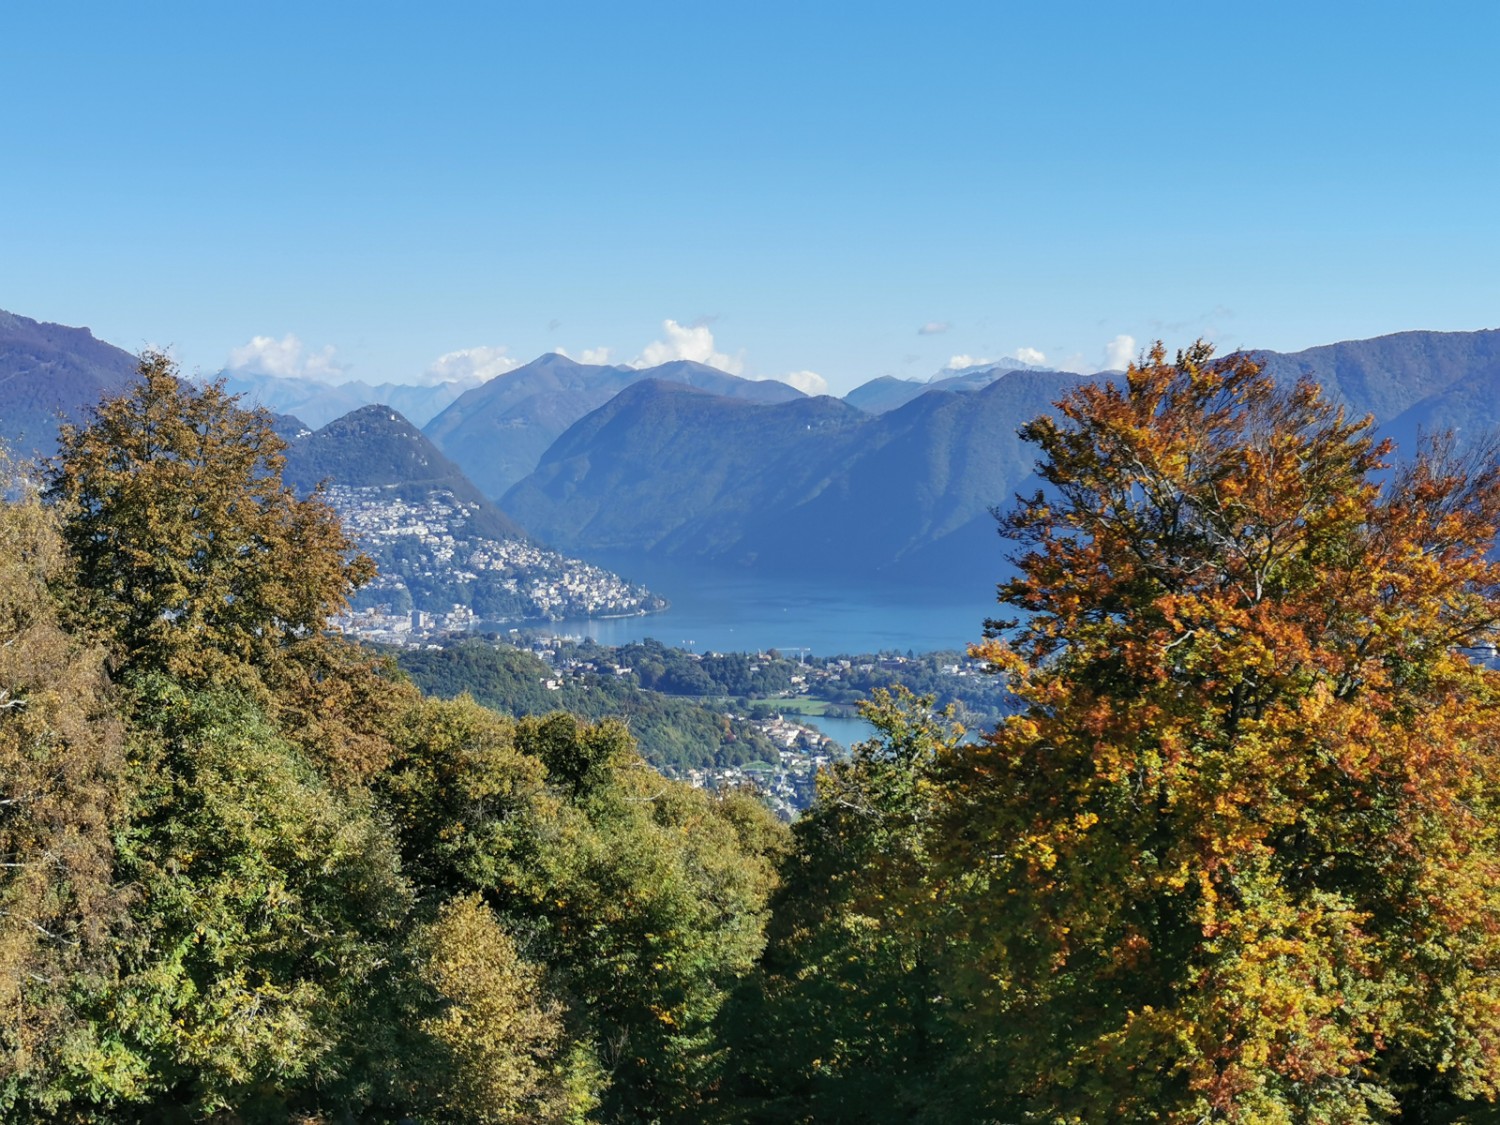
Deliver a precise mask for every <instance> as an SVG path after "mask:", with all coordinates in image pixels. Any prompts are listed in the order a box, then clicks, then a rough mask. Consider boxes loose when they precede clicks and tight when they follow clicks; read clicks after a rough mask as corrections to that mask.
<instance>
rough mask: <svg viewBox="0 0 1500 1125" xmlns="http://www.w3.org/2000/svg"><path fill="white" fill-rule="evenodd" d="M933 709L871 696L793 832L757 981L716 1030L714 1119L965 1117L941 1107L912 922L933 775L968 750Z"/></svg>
mask: <svg viewBox="0 0 1500 1125" xmlns="http://www.w3.org/2000/svg"><path fill="white" fill-rule="evenodd" d="M931 704H932V700H931V697H917V696H913V695H912V694H911V693H910V692H908V691H906V690H905V689H896V690H895V691H894V692H888V691H884V690H881V689H876V691H875V692H874V698H873V699H872V701H871V702H870V703H868V704H866V705H865V707H864V714H865V717H866V718H867V719H869V720H870V722H872V723H873V724H874V725H875V727H876V730H877V736H876V737H875V738H873V739H870V740H869V741H866V742H862V743H860V744H858V745H857V746H855V747H854V749H853V752H852V754H851V756H850V758H849V760H847V761H843V762H838V763H835V764H834V765H832V766H830V767H829V768H828V769H826V770H823V771H821V772H820V773H819V774H818V779H817V799H816V800H815V801H814V803H813V805H812V807H811V808H810V809H808V811H807V813H806V814H805V815H804V816H802V817H801V818H799V819H798V821H797V823H796V824H795V825H794V826H793V830H792V834H793V840H794V843H795V849H794V851H793V852H792V853H791V855H790V856H788V857H787V860H786V862H785V863H784V864H783V868H782V884H781V886H780V887H779V888H778V890H777V893H776V895H775V896H774V898H773V899H772V916H771V921H770V923H769V924H768V925H767V945H766V950H765V953H764V955H763V956H762V958H761V962H760V965H759V971H758V972H757V973H756V974H754V975H753V976H752V977H750V978H749V979H747V980H746V981H745V983H744V984H743V985H742V986H741V987H740V989H738V990H737V993H736V996H735V999H734V1002H733V1003H731V1004H730V1005H729V1006H728V1007H727V1008H726V1010H725V1013H724V1017H723V1019H722V1020H721V1023H722V1024H723V1026H724V1034H725V1035H726V1037H727V1038H728V1040H729V1043H730V1051H729V1060H728V1068H727V1069H728V1074H727V1075H726V1081H725V1090H724V1096H723V1097H722V1098H721V1108H722V1110H723V1112H724V1115H725V1117H726V1118H727V1119H728V1120H733V1121H747V1122H765V1123H770V1122H870V1123H874V1122H910V1121H918V1120H938V1121H947V1120H954V1119H962V1114H953V1113H949V1112H945V1107H944V1104H943V1103H944V1101H945V1098H944V1096H943V1094H942V1085H943V1083H942V1079H943V1077H944V1074H945V1071H946V1068H947V1065H948V1055H949V1052H950V1050H952V1049H953V1048H954V1047H955V1046H960V1049H961V1044H962V1041H963V1037H962V1034H961V1032H960V1031H959V1029H958V1028H957V1027H955V1026H954V1025H952V1024H951V1022H950V1021H949V1019H948V1016H947V1013H946V1011H945V1009H944V1006H943V1005H942V1004H941V1002H940V999H939V989H938V988H937V986H936V984H935V981H934V974H935V969H936V964H937V956H936V954H937V949H936V945H935V942H936V938H935V935H934V933H933V927H932V925H931V918H930V916H929V915H928V912H927V911H925V910H924V909H923V906H924V904H925V903H926V902H928V901H929V900H930V895H931V892H932V890H933V886H932V883H931V882H930V878H929V877H930V875H931V862H930V856H929V846H930V844H931V840H930V834H931V832H932V828H933V823H932V822H933V819H934V817H935V816H936V813H937V810H938V808H939V803H938V792H937V787H936V784H935V776H934V772H935V769H936V767H937V765H938V762H939V761H940V759H941V758H942V757H944V756H945V755H949V754H951V753H952V752H953V751H954V750H955V748H956V747H957V745H958V743H959V740H960V739H961V738H962V737H963V733H964V732H963V728H962V727H959V726H957V725H955V724H952V723H951V722H950V721H949V720H950V719H951V714H939V713H934V712H933V711H932V707H931Z"/></svg>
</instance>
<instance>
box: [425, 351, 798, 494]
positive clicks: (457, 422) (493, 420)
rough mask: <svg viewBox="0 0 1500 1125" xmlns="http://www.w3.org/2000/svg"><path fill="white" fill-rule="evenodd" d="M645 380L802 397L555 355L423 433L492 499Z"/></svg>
mask: <svg viewBox="0 0 1500 1125" xmlns="http://www.w3.org/2000/svg"><path fill="white" fill-rule="evenodd" d="M646 380H657V381H665V382H670V383H679V384H682V385H685V386H690V387H698V388H701V389H703V390H706V391H711V392H713V393H715V394H718V395H723V396H725V397H727V398H732V399H741V400H744V401H746V402H754V403H774V402H787V401H790V400H793V399H799V398H804V397H806V396H804V395H803V394H802V392H801V391H799V390H797V389H796V388H795V387H791V386H788V385H787V384H786V383H779V382H776V381H774V380H753V379H741V378H739V377H738V376H735V375H730V374H728V373H726V372H723V371H720V370H718V369H717V368H713V367H707V366H705V365H704V364H701V363H693V362H691V361H690V360H673V361H671V362H669V363H663V364H660V365H659V366H656V367H645V368H636V367H616V366H602V365H599V364H589V363H578V362H576V361H574V360H572V359H569V358H568V357H567V356H564V355H559V354H557V353H555V352H554V353H550V354H548V355H544V356H541V357H540V358H539V359H535V360H533V361H532V362H530V363H528V364H526V365H525V366H524V367H518V368H516V369H515V370H514V371H508V372H506V373H505V374H504V375H501V376H498V377H497V378H494V379H491V380H490V381H489V382H487V383H484V384H483V385H481V386H478V387H475V388H474V389H473V390H470V391H466V392H464V394H462V395H460V396H459V398H458V399H457V400H456V401H455V402H454V403H453V404H452V405H451V406H449V407H448V408H447V409H446V410H444V411H443V412H442V413H441V414H439V415H438V416H437V417H436V418H434V419H432V421H430V422H429V423H427V425H426V426H424V427H423V432H425V433H426V434H427V436H428V437H430V438H431V439H432V440H433V442H434V444H436V445H437V446H438V448H440V449H441V450H442V451H443V452H444V453H446V454H447V455H448V456H449V457H451V458H453V460H454V461H456V462H458V464H459V465H460V466H462V467H463V470H464V471H465V472H466V473H467V474H468V475H469V478H470V479H471V480H472V481H473V482H474V483H475V484H477V485H478V486H479V487H480V489H481V490H483V492H484V493H485V494H486V495H487V496H489V497H491V498H492V499H499V498H500V497H501V496H502V495H504V493H505V491H506V490H507V489H509V488H510V487H511V486H512V485H513V484H515V483H516V482H517V481H519V480H520V479H521V478H522V477H524V476H526V475H527V474H528V473H530V472H531V471H532V470H533V469H535V468H536V466H537V464H538V463H539V462H540V461H541V458H542V454H544V453H545V452H546V451H547V450H548V448H549V447H550V446H551V445H552V443H553V442H554V441H556V440H557V439H558V437H560V436H561V435H562V433H563V431H564V430H566V429H567V428H568V427H569V426H571V425H573V424H574V423H575V422H577V421H578V420H579V419H580V418H582V417H584V415H586V414H588V413H589V412H590V411H591V410H596V409H598V408H599V407H601V406H603V405H604V404H605V403H607V402H608V401H609V400H610V399H612V398H614V397H615V395H617V394H619V393H620V392H621V391H623V390H624V389H625V388H626V387H629V386H631V385H633V384H635V383H639V382H642V381H646Z"/></svg>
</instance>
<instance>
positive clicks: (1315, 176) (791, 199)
mask: <svg viewBox="0 0 1500 1125" xmlns="http://www.w3.org/2000/svg"><path fill="white" fill-rule="evenodd" d="M3 32H4V33H3V35H0V105H3V107H4V113H3V117H0V154H3V161H0V169H3V170H0V209H3V210H0V215H3V226H0V308H5V309H8V310H10V311H12V312H17V313H21V314H23V315H26V316H32V317H36V318H38V319H43V320H54V321H61V322H63V323H68V324H86V325H88V326H90V327H92V328H93V330H94V331H95V334H96V335H99V336H100V337H102V338H104V339H107V340H110V341H111V342H114V343H117V344H119V345H121V346H123V347H126V348H130V349H136V348H139V347H141V346H143V345H146V344H157V345H163V344H170V345H172V346H173V347H174V348H175V349H176V352H177V354H178V355H179V357H180V359H181V361H182V363H183V365H184V366H185V367H186V368H187V369H189V370H192V369H200V370H202V371H205V372H212V371H215V370H218V369H219V368H220V367H222V366H224V364H225V363H226V362H227V361H229V360H230V359H231V357H235V361H236V362H239V363H242V364H257V365H260V366H262V367H267V368H269V369H273V370H284V371H289V372H291V371H302V372H306V373H310V374H314V375H319V376H321V377H329V378H339V377H349V378H362V379H365V380H367V381H370V382H380V381H384V380H388V379H389V380H398V381H419V380H422V379H430V378H434V377H437V375H438V374H441V373H460V372H463V371H473V370H483V371H498V370H502V369H503V368H504V367H505V366H506V365H507V364H509V363H513V362H517V361H524V360H527V359H530V358H532V357H534V356H535V355H537V354H540V353H541V352H544V351H550V350H556V349H559V348H561V349H565V350H567V351H568V352H569V353H570V354H572V355H575V356H579V355H584V354H588V355H589V356H590V357H596V356H598V355H601V354H604V352H603V351H602V350H603V349H607V354H608V356H609V357H610V359H611V361H613V362H631V361H643V360H646V359H651V358H658V357H663V356H670V355H688V356H691V357H693V358H703V357H705V356H706V357H712V358H715V359H716V360H717V361H718V362H720V363H721V364H722V365H725V366H728V367H730V369H733V370H739V371H741V372H742V373H744V374H747V375H752V376H758V377H782V376H786V375H789V374H791V373H794V372H802V373H808V372H811V373H815V375H816V378H814V377H813V376H812V375H807V374H803V375H802V376H801V377H800V379H801V381H802V382H803V383H804V384H806V385H809V386H817V385H819V384H818V381H819V380H820V379H821V380H823V381H826V383H827V385H828V386H829V387H830V388H831V389H832V390H833V391H834V392H835V393H842V392H844V391H847V390H848V389H850V388H851V387H853V386H855V385H857V384H858V383H860V382H863V381H864V380H866V379H869V378H872V377H874V376H877V375H886V374H889V375H898V376H907V377H914V376H915V377H925V376H927V375H930V374H931V373H933V372H934V371H936V370H937V369H938V368H941V367H942V366H944V365H945V364H947V363H948V362H949V361H950V360H951V359H952V358H953V357H955V356H969V357H972V358H975V359H980V358H997V357H999V356H1001V355H1017V354H1022V353H1023V349H1029V350H1027V351H1025V352H1024V354H1026V355H1028V356H1029V355H1032V354H1033V353H1034V352H1035V353H1041V354H1043V355H1045V357H1046V360H1047V362H1049V363H1054V364H1058V365H1062V366H1072V367H1081V368H1089V369H1095V368H1098V367H1100V366H1103V365H1104V364H1105V362H1106V360H1107V359H1109V358H1114V357H1117V356H1118V354H1119V353H1120V352H1121V350H1122V349H1126V350H1128V348H1129V346H1130V344H1131V342H1134V344H1135V346H1139V345H1141V344H1143V343H1145V342H1146V341H1148V340H1150V339H1152V338H1154V337H1158V336H1159V337H1163V338H1165V339H1166V341H1167V342H1168V344H1169V345H1177V344H1181V343H1184V342H1186V341H1188V340H1191V339H1192V338H1193V337H1195V336H1198V335H1205V336H1208V337H1209V338H1212V339H1214V340H1215V341H1216V342H1218V343H1219V345H1220V346H1221V347H1233V346H1253V347H1269V348H1275V349H1280V350H1293V349H1298V348H1302V347H1307V346H1311V345H1313V344H1318V343H1327V342H1330V341H1333V340H1339V339H1350V338H1358V337H1364V336H1373V335H1379V334H1382V333H1386V332H1394V331H1400V330H1403V329H1409V328H1434V329H1474V328H1482V327H1495V326H1497V325H1500V206H1497V200H1500V187H1497V185H1500V135H1497V134H1500V82H1497V80H1496V63H1495V54H1494V52H1495V46H1496V44H1497V42H1500V5H1495V4H1491V3H1485V4H1479V3H1475V4H1462V3H1450V4H1434V5H1415V4H1410V3H1408V4H1399V5H1398V4H1381V3H1345V4H1311V3H1302V4H1280V3H1274V2H1262V3H1257V4H1253V5H1252V4H1236V5H1228V4H1210V3H1201V2H1199V3H1191V4H1188V3H1184V4H1161V3H1149V2H1138V3H1129V4H1127V3H1118V4H1116V3H1094V4H1077V3H1065V2H1063V3H1048V4H1042V3H1027V4H1005V3H987V4H941V3H929V4H924V5H920V6H918V5H907V6H900V7H898V6H893V5H871V4H812V3H806V2H804V3H799V4H778V3H754V4H750V3H743V4H742V3H734V4H729V3H694V4H686V3H684V4H656V3H635V4H620V3H609V4H595V3H574V4H569V3H558V2H554V3H546V4H542V3H531V4H482V5H481V4H440V3H434V4H427V5H420V6H419V5H415V4H409V5H395V4H377V3H362V4H353V3H341V4H318V3H307V2H304V3H297V4H287V5H277V4H254V5H249V4H245V5H228V4H216V3H192V4H187V3H181V4H167V3H151V2H149V0H144V2H142V3H139V4H131V5H123V4H116V3H109V4H103V3H100V4H81V3H67V2H65V0H59V2H53V3H46V4H42V3H30V2H27V0H19V2H16V3H12V4H10V5H7V6H6V8H5V15H4V27H3ZM667 322H671V323H670V324H668V323H667ZM257 341H258V342H257ZM1111 349H1113V351H1111ZM445 356H446V357H448V358H447V359H446V360H442V357H445ZM440 360H441V362H440Z"/></svg>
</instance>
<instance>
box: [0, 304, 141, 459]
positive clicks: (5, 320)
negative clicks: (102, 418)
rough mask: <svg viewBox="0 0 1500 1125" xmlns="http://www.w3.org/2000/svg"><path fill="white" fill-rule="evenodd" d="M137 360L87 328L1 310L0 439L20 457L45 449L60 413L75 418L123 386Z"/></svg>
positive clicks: (48, 450) (54, 436)
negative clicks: (47, 321) (52, 322)
mask: <svg viewBox="0 0 1500 1125" xmlns="http://www.w3.org/2000/svg"><path fill="white" fill-rule="evenodd" d="M136 362H137V359H136V357H135V356H133V355H131V354H130V353H129V352H127V351H123V350H121V349H120V348H117V347H115V346H114V345H112V344H107V343H105V342H104V341H103V340H99V339H96V338H95V337H94V334H93V333H92V332H90V331H89V330H88V329H87V328H69V327H67V326H65V325H61V324H48V323H46V322H44V321H36V320H32V319H31V318H29V317H24V316H18V315H16V314H15V313H8V312H5V311H3V310H0V440H3V441H4V442H5V443H6V444H7V445H9V446H10V447H11V449H12V450H13V451H14V452H15V453H17V454H18V455H20V456H22V457H30V456H34V455H37V454H43V455H45V454H50V453H51V452H52V451H53V450H54V449H55V448H56V445H57V427H58V422H59V419H60V418H62V419H66V420H67V421H71V422H76V421H78V420H80V419H81V418H82V417H83V416H84V414H85V413H86V412H87V410H88V408H89V407H90V406H93V405H94V404H95V403H97V402H98V401H99V400H100V399H101V398H103V397H105V396H106V395H111V394H118V393H119V392H120V391H122V390H124V389H125V388H126V387H127V386H129V385H130V382H131V380H132V379H134V378H135V369H136Z"/></svg>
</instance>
